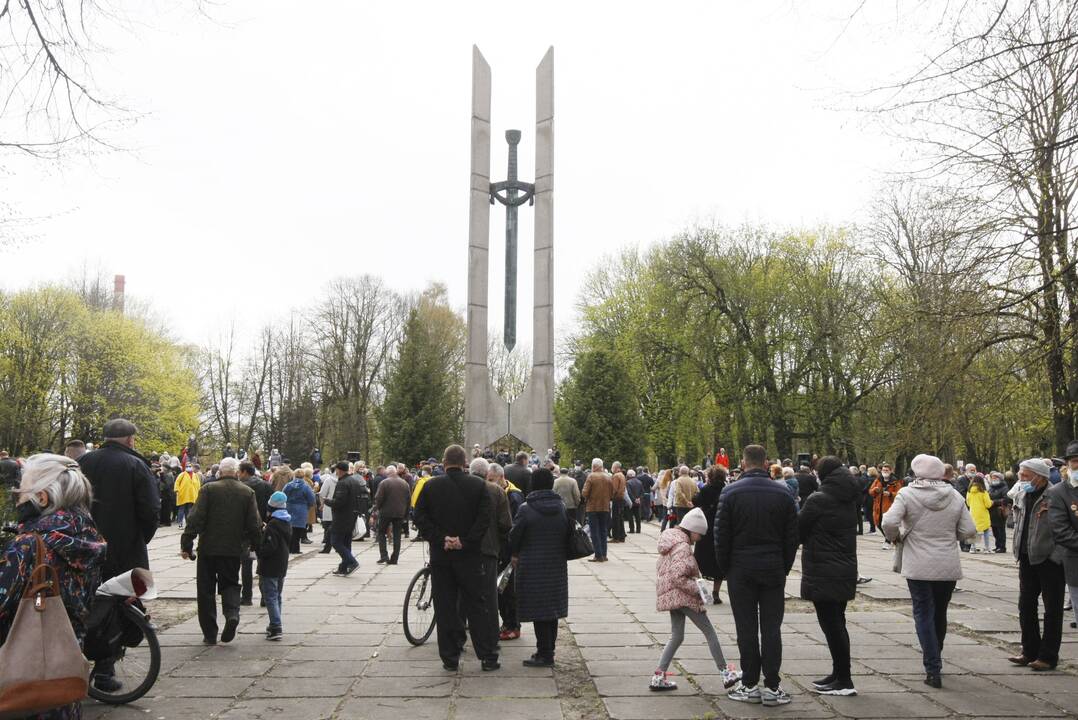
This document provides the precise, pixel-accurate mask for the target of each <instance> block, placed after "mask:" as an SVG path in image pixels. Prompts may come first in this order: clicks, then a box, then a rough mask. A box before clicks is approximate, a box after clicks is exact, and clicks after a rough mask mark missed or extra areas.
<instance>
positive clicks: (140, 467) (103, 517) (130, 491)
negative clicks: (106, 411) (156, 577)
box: [79, 418, 161, 580]
mask: <svg viewBox="0 0 1078 720" xmlns="http://www.w3.org/2000/svg"><path fill="white" fill-rule="evenodd" d="M136 433H138V428H136V427H135V425H134V423H132V422H130V421H128V420H124V419H122V418H117V419H115V420H109V421H108V422H107V423H105V427H104V433H103V434H104V437H105V442H104V443H102V445H101V447H100V448H98V449H97V450H94V451H92V452H88V453H86V454H85V455H83V456H82V457H81V458H79V466H80V467H81V468H82V472H83V473H84V474H85V475H86V477H87V478H88V479H89V480H90V485H91V486H92V487H93V490H94V499H93V504H92V505H91V507H90V511H91V514H92V515H93V518H94V524H96V525H97V529H98V531H100V533H101V535H102V537H104V538H105V541H106V542H107V543H108V554H107V555H106V557H105V564H104V566H103V567H102V568H101V579H102V580H107V579H109V578H111V577H114V576H116V575H119V574H121V573H124V572H127V571H128V570H134V569H135V568H146V569H147V570H148V569H149V568H150V558H149V554H148V553H147V552H146V543H148V542H150V540H152V539H153V536H154V533H156V532H157V522H158V516H159V514H160V512H161V496H160V494H159V493H158V490H157V478H155V477H154V476H153V473H151V472H150V463H149V462H148V461H147V460H146V458H144V457H142V455H139V454H138V453H137V452H135V434H136Z"/></svg>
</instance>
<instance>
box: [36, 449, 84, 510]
mask: <svg viewBox="0 0 1078 720" xmlns="http://www.w3.org/2000/svg"><path fill="white" fill-rule="evenodd" d="M19 492H20V493H22V494H26V495H29V496H30V501H31V502H33V503H34V504H35V505H38V506H39V507H40V504H39V503H38V499H37V494H38V493H42V492H43V493H45V495H47V496H48V498H49V499H48V502H47V503H46V505H45V506H44V507H42V508H41V514H42V515H49V514H51V513H54V512H56V511H57V510H75V511H78V512H83V513H89V512H90V500H91V498H92V497H93V489H92V488H91V487H90V481H89V480H87V479H86V476H85V475H83V474H82V470H81V469H80V468H79V464H78V463H77V462H75V461H74V460H72V459H71V458H69V457H67V456H66V455H54V454H52V453H39V454H37V455H31V456H30V458H29V459H28V460H27V461H26V466H25V467H23V470H22V481H21V483H20V484H19Z"/></svg>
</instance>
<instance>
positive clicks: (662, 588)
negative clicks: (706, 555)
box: [655, 527, 704, 612]
mask: <svg viewBox="0 0 1078 720" xmlns="http://www.w3.org/2000/svg"><path fill="white" fill-rule="evenodd" d="M656 570H657V578H656V580H655V609H656V610H659V611H666V610H677V609H679V608H690V609H692V610H695V611H697V612H702V611H703V610H704V601H703V600H702V599H701V598H700V590H699V589H698V586H697V584H696V578H698V577H700V568H699V567H698V566H697V564H696V558H695V557H693V554H692V545H691V544H690V543H689V536H688V534H687V533H686V532H685V531H684V530H682V529H681V528H678V527H673V528H670V529H669V530H666V531H665V532H663V534H662V535H660V536H659V560H658V562H657V563H656Z"/></svg>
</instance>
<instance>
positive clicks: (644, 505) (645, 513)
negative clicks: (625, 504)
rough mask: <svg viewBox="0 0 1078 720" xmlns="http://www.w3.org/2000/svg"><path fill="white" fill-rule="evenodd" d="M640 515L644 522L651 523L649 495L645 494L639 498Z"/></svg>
mask: <svg viewBox="0 0 1078 720" xmlns="http://www.w3.org/2000/svg"><path fill="white" fill-rule="evenodd" d="M640 515H641V517H642V518H643V519H644V522H651V495H649V494H647V493H644V496H643V497H642V498H640Z"/></svg>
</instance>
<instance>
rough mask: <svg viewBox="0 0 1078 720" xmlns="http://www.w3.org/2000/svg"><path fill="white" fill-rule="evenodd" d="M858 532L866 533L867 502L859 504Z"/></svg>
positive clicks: (860, 533) (859, 533)
mask: <svg viewBox="0 0 1078 720" xmlns="http://www.w3.org/2000/svg"><path fill="white" fill-rule="evenodd" d="M857 534H858V535H864V534H865V504H864V503H860V504H858V506H857Z"/></svg>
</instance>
